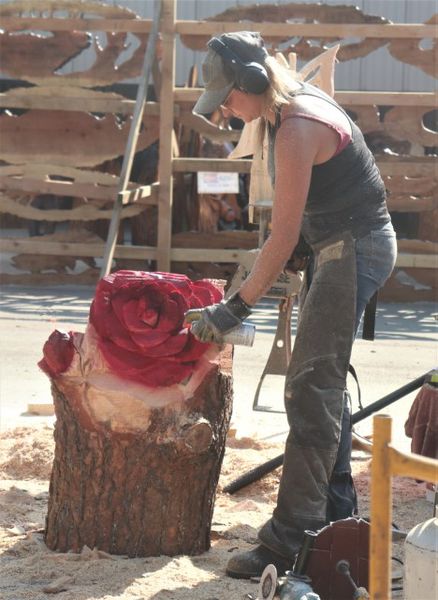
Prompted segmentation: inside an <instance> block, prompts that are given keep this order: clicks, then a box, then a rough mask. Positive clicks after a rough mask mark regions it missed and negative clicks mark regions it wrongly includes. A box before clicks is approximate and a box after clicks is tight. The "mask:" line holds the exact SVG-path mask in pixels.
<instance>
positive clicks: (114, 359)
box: [90, 271, 222, 387]
mask: <svg viewBox="0 0 438 600" xmlns="http://www.w3.org/2000/svg"><path fill="white" fill-rule="evenodd" d="M221 299H222V292H221V291H220V290H219V289H218V288H217V287H216V286H215V285H214V284H213V283H212V282H210V281H207V280H201V281H195V282H192V281H191V280H190V279H189V278H188V277H186V276H185V275H178V274H170V273H146V272H142V271H118V272H116V273H114V274H112V275H108V276H107V277H104V278H103V279H101V280H100V282H99V284H98V286H97V289H96V294H95V297H94V300H93V303H92V305H91V309H90V324H91V325H92V326H93V327H94V329H95V331H96V333H97V336H98V347H99V349H100V351H101V353H102V355H103V356H104V358H105V360H106V362H107V363H108V365H109V366H110V368H111V370H112V371H113V372H114V373H115V374H116V375H118V376H120V377H123V378H125V379H130V380H132V381H136V382H139V383H143V384H145V385H148V386H153V387H157V386H168V385H172V384H175V383H180V382H181V381H183V380H184V379H185V378H187V377H188V376H189V375H191V373H192V372H193V369H194V367H195V364H196V361H197V360H198V359H199V358H200V357H201V356H202V354H203V353H204V352H205V351H206V350H207V348H208V344H203V343H201V342H199V341H197V340H196V339H195V338H194V337H193V336H192V334H191V333H190V331H189V329H188V328H186V327H184V325H183V323H184V314H185V312H186V311H187V310H189V309H190V308H201V307H203V306H207V305H209V304H213V303H215V302H219V301H220V300H221Z"/></svg>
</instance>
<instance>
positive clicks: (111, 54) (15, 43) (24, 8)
mask: <svg viewBox="0 0 438 600" xmlns="http://www.w3.org/2000/svg"><path fill="white" fill-rule="evenodd" d="M29 13H31V14H32V17H34V18H35V17H44V18H45V19H46V20H47V30H46V31H44V32H38V33H36V32H29V31H0V47H1V70H2V72H3V73H4V74H6V75H8V76H9V77H11V78H15V79H24V80H27V81H30V82H32V83H36V84H43V83H48V82H49V81H50V84H51V85H65V84H66V82H67V81H68V83H69V85H79V86H84V87H90V86H96V85H109V84H111V83H115V82H117V81H122V80H125V79H130V78H133V77H137V76H138V75H139V73H140V71H141V67H142V64H143V60H144V54H145V49H146V43H147V38H148V36H147V34H138V33H135V34H132V33H128V32H124V31H123V32H112V33H109V34H105V35H102V34H101V35H98V34H97V32H81V31H51V30H50V23H51V19H56V18H66V17H70V18H82V17H84V15H87V18H96V19H98V18H105V19H114V20H118V19H123V20H129V19H136V18H138V17H137V15H136V14H135V13H134V12H132V11H131V10H129V9H127V8H123V7H120V6H110V5H105V4H100V3H98V2H78V1H77V0H63V2H62V3H60V2H59V1H57V0H15V1H14V2H10V3H7V4H1V5H0V18H1V17H11V16H29ZM102 40H104V41H102ZM135 46H136V47H135ZM129 48H131V49H133V51H132V55H131V56H130V57H128V58H127V59H126V60H124V58H123V55H124V53H125V52H126V51H127V50H128V49H129ZM85 50H87V51H89V56H90V57H92V56H94V60H93V62H92V64H91V66H90V67H89V68H88V69H87V70H86V71H84V72H67V71H68V69H66V70H64V71H63V72H62V73H61V72H60V69H61V67H66V66H68V64H69V63H70V62H71V61H72V60H73V59H74V58H75V57H76V56H77V55H78V54H80V53H81V52H83V51H85ZM126 56H127V55H126Z"/></svg>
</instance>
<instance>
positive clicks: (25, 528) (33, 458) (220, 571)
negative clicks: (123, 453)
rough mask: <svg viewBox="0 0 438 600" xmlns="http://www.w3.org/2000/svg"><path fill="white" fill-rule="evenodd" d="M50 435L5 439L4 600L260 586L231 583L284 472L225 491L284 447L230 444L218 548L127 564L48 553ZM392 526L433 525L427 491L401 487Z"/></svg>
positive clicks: (83, 599)
mask: <svg viewBox="0 0 438 600" xmlns="http://www.w3.org/2000/svg"><path fill="white" fill-rule="evenodd" d="M53 449H54V442H53V430H52V428H51V427H48V426H45V427H41V428H23V427H21V428H17V429H14V430H10V431H6V432H5V433H3V434H2V435H1V437H0V552H1V554H0V598H1V599H2V600H46V599H50V598H56V597H58V598H59V599H60V600H61V599H62V600H94V599H99V600H110V599H111V600H114V599H115V598H119V599H122V600H244V599H248V598H250V597H251V594H252V595H253V597H255V596H256V594H257V584H256V583H252V582H248V581H238V580H233V579H229V578H227V577H226V576H225V573H224V567H225V565H226V563H227V561H228V559H229V558H230V556H231V553H233V552H237V551H240V550H245V549H249V548H251V547H252V545H253V544H256V543H257V530H258V528H259V527H260V526H261V525H262V524H263V522H264V521H265V520H266V519H267V518H269V516H270V514H271V511H272V509H273V507H274V503H275V499H276V494H277V487H278V482H279V470H277V471H275V472H274V473H271V474H269V475H268V476H266V477H265V478H263V479H262V480H261V481H258V482H256V483H254V484H252V485H250V486H248V487H246V488H244V489H243V490H241V491H239V492H238V493H236V494H234V495H232V496H230V495H228V494H225V493H223V492H222V488H223V486H225V485H226V484H227V483H229V482H230V481H232V480H233V479H235V478H236V477H238V476H239V475H241V474H242V473H244V472H245V471H246V470H248V469H250V468H253V467H254V466H256V465H259V464H261V463H262V462H264V461H266V460H268V459H270V458H273V457H274V456H277V455H278V454H280V453H281V452H282V451H283V447H282V444H268V443H262V442H260V441H255V440H253V439H250V438H243V439H236V438H235V437H233V436H231V437H230V438H229V440H228V445H227V451H226V455H225V460H224V465H223V469H222V475H221V480H220V485H219V489H218V495H217V500H216V506H215V514H214V518H213V527H212V547H211V550H210V551H209V552H206V553H204V554H202V555H200V556H194V557H188V556H178V557H174V558H171V557H167V556H160V557H155V558H138V559H128V558H126V557H123V556H110V555H108V554H106V553H104V552H100V551H98V550H97V549H91V548H87V547H84V548H83V550H82V552H81V554H70V553H68V554H62V553H56V552H51V551H49V550H48V549H47V548H46V547H45V545H44V543H43V533H42V532H43V527H44V521H45V514H46V509H47V499H48V479H49V476H50V469H51V462H52V457H53ZM353 467H354V473H355V481H356V486H357V489H358V493H359V501H360V509H361V514H363V515H364V516H365V515H368V514H369V512H368V511H369V507H368V493H369V479H370V476H369V459H368V458H367V457H366V456H364V455H361V454H358V455H357V456H355V460H354V461H353ZM394 485H395V494H394V501H395V510H394V520H395V522H396V523H397V525H398V526H399V527H400V528H401V529H410V528H411V527H412V526H413V525H415V524H416V523H418V522H419V521H422V520H425V519H427V518H430V516H431V511H432V508H431V504H430V503H428V502H427V501H426V500H425V488H424V484H418V483H415V482H413V481H411V480H403V479H399V480H397V481H396V482H395V484H394Z"/></svg>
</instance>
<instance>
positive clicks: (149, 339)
mask: <svg viewBox="0 0 438 600" xmlns="http://www.w3.org/2000/svg"><path fill="white" fill-rule="evenodd" d="M170 337H171V335H170V333H168V332H167V331H159V330H158V329H149V330H148V331H144V333H135V332H133V333H131V339H132V341H133V342H134V343H135V344H136V345H137V346H138V348H140V349H142V350H143V349H144V350H148V349H150V348H153V347H154V346H158V345H159V344H163V343H164V342H165V341H166V340H168V339H169V338H170Z"/></svg>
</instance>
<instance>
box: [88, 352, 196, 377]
mask: <svg viewBox="0 0 438 600" xmlns="http://www.w3.org/2000/svg"><path fill="white" fill-rule="evenodd" d="M99 348H100V350H101V352H102V354H103V356H104V358H105V360H106V362H107V363H108V365H109V366H110V367H111V369H112V370H113V371H114V372H115V373H116V374H117V375H119V376H120V377H122V378H125V379H130V380H131V381H136V382H138V383H143V384H145V385H148V386H151V387H158V386H166V385H173V384H175V383H179V382H180V381H182V380H183V379H185V378H186V377H188V376H189V375H191V373H192V372H193V364H183V363H179V362H177V361H175V360H173V359H169V358H159V359H150V358H149V359H147V360H145V359H144V358H141V357H139V356H138V355H135V354H134V353H131V352H129V353H128V352H120V351H119V349H118V348H117V347H114V345H113V344H111V342H105V343H102V342H101V343H100V344H99Z"/></svg>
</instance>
